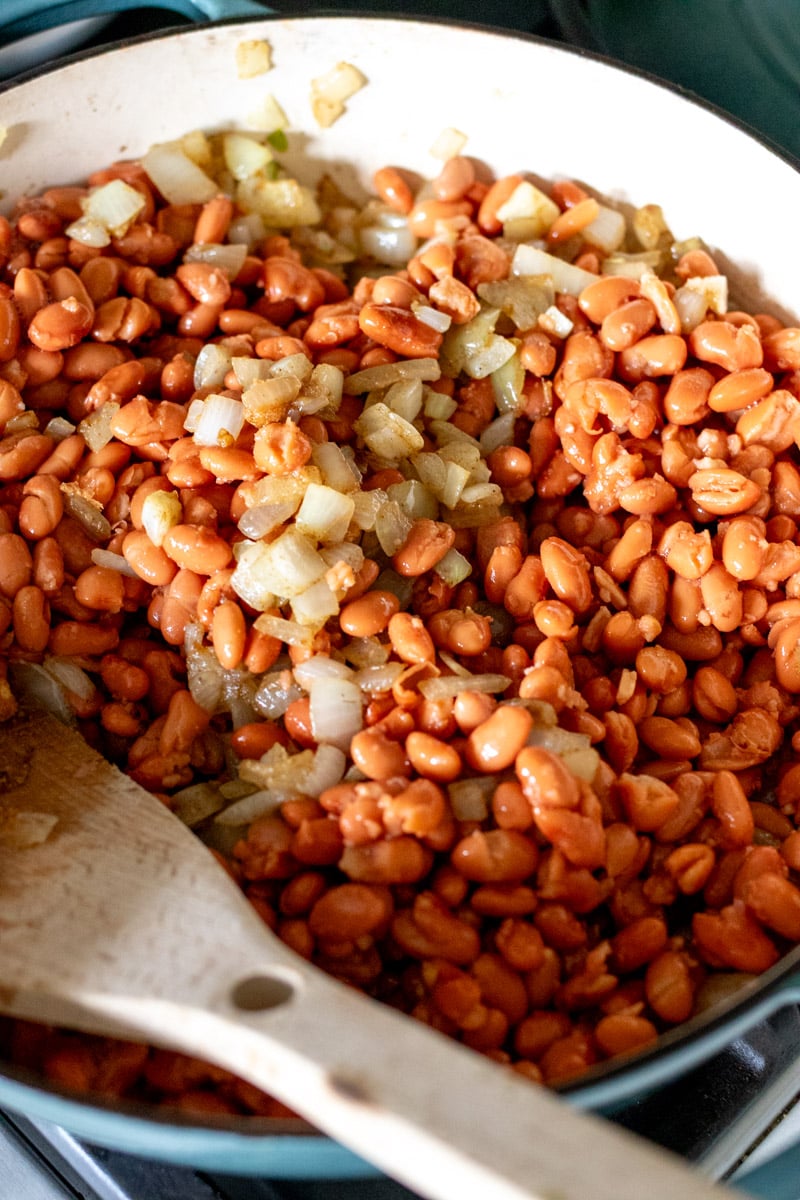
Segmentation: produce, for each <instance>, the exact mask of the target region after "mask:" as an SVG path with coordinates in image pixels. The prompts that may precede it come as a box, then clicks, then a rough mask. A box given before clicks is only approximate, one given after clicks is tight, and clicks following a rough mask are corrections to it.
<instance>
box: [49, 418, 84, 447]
mask: <svg viewBox="0 0 800 1200" xmlns="http://www.w3.org/2000/svg"><path fill="white" fill-rule="evenodd" d="M76 428H77V427H76V426H75V425H73V424H72V421H68V420H67V418H66V417H51V418H50V420H49V421H48V422H47V424H46V425H45V427H44V432H45V433H46V434H47V436H48V437H49V438H52V439H53V441H54V442H63V440H64V438H68V437H71V436H72V434H73V433H75V430H76Z"/></svg>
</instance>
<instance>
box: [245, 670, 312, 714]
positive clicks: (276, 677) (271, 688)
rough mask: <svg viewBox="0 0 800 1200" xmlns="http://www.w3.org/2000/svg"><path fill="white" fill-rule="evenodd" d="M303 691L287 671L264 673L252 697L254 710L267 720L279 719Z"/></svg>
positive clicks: (299, 697)
mask: <svg viewBox="0 0 800 1200" xmlns="http://www.w3.org/2000/svg"><path fill="white" fill-rule="evenodd" d="M302 695H303V692H302V689H301V688H300V687H299V685H298V684H296V683H295V682H294V680H293V679H292V676H291V674H290V673H289V672H288V671H273V672H271V673H270V674H269V675H265V676H264V678H263V679H262V681H261V683H260V684H259V686H258V690H257V691H256V694H255V697H254V704H255V707H256V710H257V711H258V712H259V713H260V714H261V716H262V717H266V718H267V720H269V721H277V720H279V719H280V718H281V717H282V716H283V714H284V713H285V712H286V709H287V708H288V707H289V705H290V704H293V703H294V701H295V700H300V699H301V698H302Z"/></svg>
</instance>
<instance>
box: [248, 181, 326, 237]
mask: <svg viewBox="0 0 800 1200" xmlns="http://www.w3.org/2000/svg"><path fill="white" fill-rule="evenodd" d="M236 198H237V200H238V201H239V203H240V205H241V206H242V208H243V209H244V211H245V212H255V213H258V214H259V215H260V216H261V218H262V220H263V221H264V223H265V224H266V225H274V226H276V227H277V228H278V229H293V228H294V227H295V226H296V225H317V224H319V222H320V220H321V219H322V213H321V212H320V208H319V205H318V204H317V201H316V199H315V198H314V193H313V192H312V191H311V189H310V188H307V187H304V186H303V184H301V183H298V182H297V180H296V179H262V178H260V176H257V175H254V176H252V177H251V178H250V179H243V180H242V181H241V182H240V183H239V184H238V185H237V188H236Z"/></svg>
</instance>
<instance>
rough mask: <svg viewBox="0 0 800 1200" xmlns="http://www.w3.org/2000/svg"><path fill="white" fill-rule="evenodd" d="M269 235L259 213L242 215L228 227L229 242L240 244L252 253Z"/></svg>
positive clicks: (235, 218)
mask: <svg viewBox="0 0 800 1200" xmlns="http://www.w3.org/2000/svg"><path fill="white" fill-rule="evenodd" d="M266 235H267V230H266V227H265V225H264V222H263V220H262V219H261V216H260V214H259V213H254V212H251V213H242V214H241V216H236V217H234V218H233V220H232V221H231V223H230V225H229V226H228V240H229V241H231V242H233V243H238V244H240V245H243V246H245V247H246V248H247V251H248V252H249V251H251V250H252V249H253V248H254V246H256V245H257V244H258V243H259V242H260V241H263V239H264V238H265V237H266Z"/></svg>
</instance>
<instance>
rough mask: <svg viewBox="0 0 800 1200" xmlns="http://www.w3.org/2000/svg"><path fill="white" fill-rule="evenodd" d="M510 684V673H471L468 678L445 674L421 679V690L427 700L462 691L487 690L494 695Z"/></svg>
mask: <svg viewBox="0 0 800 1200" xmlns="http://www.w3.org/2000/svg"><path fill="white" fill-rule="evenodd" d="M510 684H511V680H510V679H509V677H508V675H493V674H487V675H470V676H469V678H467V679H465V678H462V677H461V676H460V675H445V676H438V677H437V678H435V679H423V680H421V681H420V685H419V690H420V691H421V692H422V695H423V696H424V697H425V699H426V700H441V699H444V698H446V697H448V696H457V695H458V694H459V693H460V692H486V693H487V694H488V695H493V694H496V693H498V692H504V691H505V690H506V688H507V687H508V686H509V685H510Z"/></svg>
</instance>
